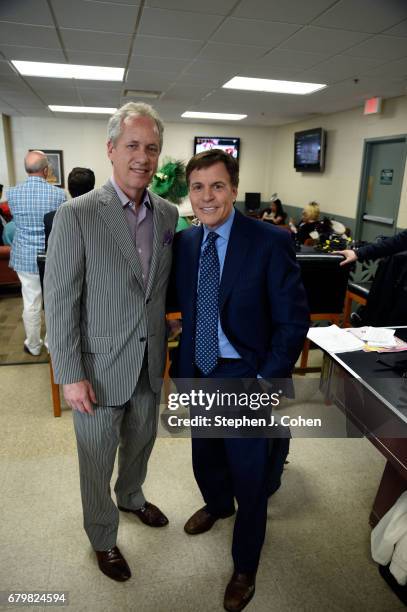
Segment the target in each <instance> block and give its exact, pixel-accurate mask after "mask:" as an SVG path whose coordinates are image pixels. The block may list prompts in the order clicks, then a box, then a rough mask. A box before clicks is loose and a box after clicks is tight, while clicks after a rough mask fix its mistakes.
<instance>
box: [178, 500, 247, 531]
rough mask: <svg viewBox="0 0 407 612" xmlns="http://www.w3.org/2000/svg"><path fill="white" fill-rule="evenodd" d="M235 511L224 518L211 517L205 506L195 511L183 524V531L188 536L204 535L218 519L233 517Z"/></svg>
mask: <svg viewBox="0 0 407 612" xmlns="http://www.w3.org/2000/svg"><path fill="white" fill-rule="evenodd" d="M234 513H235V511H233V512H230V513H229V514H226V515H225V516H213V515H212V514H210V513H209V512H208V511H207V509H206V506H204V507H203V508H201V509H200V510H197V511H196V512H195V514H193V515H192V516H191V517H190V518H189V519H188V520H187V522H186V523H185V525H184V531H185V532H186V533H188V534H189V535H198V534H200V533H205V531H209V529H212V527H213V526H214V524H215V523H216V521H217V520H218V519H219V518H227V517H228V516H233V514H234Z"/></svg>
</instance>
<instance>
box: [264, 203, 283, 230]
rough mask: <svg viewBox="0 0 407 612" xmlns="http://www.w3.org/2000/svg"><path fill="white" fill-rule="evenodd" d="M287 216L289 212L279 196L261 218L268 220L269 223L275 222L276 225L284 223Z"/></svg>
mask: <svg viewBox="0 0 407 612" xmlns="http://www.w3.org/2000/svg"><path fill="white" fill-rule="evenodd" d="M286 218H287V213H285V212H284V210H283V205H282V204H281V200H279V199H278V198H277V199H276V200H273V201H272V202H271V204H270V206H269V208H266V209H265V211H264V212H263V214H262V217H261V220H262V221H267V223H274V225H284V224H285V220H286Z"/></svg>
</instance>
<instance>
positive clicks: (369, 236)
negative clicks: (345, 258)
mask: <svg viewBox="0 0 407 612" xmlns="http://www.w3.org/2000/svg"><path fill="white" fill-rule="evenodd" d="M406 140H407V138H406V136H404V135H403V136H393V137H390V138H372V139H367V140H365V146H364V152H363V164H362V178H361V185H360V192H359V203H358V213H357V223H356V231H355V238H356V239H357V240H365V241H367V242H373V241H374V240H375V239H376V238H377V236H393V235H394V234H395V232H396V229H397V217H398V211H399V205H400V196H401V188H402V184H403V178H404V170H405V164H406V148H407V147H406Z"/></svg>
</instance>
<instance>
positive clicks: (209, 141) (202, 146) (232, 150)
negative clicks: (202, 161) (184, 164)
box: [194, 136, 240, 159]
mask: <svg viewBox="0 0 407 612" xmlns="http://www.w3.org/2000/svg"><path fill="white" fill-rule="evenodd" d="M209 149H222V151H226V153H229V155H232V157H235V158H236V159H239V150H240V138H228V137H225V138H224V137H223V136H195V147H194V155H196V154H197V153H201V152H202V151H208V150H209Z"/></svg>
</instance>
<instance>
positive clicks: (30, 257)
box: [7, 151, 67, 355]
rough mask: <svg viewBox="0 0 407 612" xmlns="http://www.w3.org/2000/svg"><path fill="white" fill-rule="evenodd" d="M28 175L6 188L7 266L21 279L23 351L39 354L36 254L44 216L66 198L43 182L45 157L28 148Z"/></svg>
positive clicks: (42, 241) (42, 237)
mask: <svg viewBox="0 0 407 612" xmlns="http://www.w3.org/2000/svg"><path fill="white" fill-rule="evenodd" d="M24 166H25V170H26V172H27V174H28V178H27V180H26V181H24V183H20V184H19V185H16V187H11V188H10V189H9V190H8V193H7V196H8V204H9V207H10V210H11V212H12V215H13V220H14V222H15V228H16V232H15V236H14V239H13V244H12V248H11V257H10V267H11V268H13V269H14V270H15V271H16V272H17V275H18V277H19V279H20V281H21V293H22V296H23V322H24V328H25V336H26V338H25V340H24V351H25V352H26V353H29V354H30V355H39V354H40V353H41V348H42V344H43V341H42V340H41V307H42V300H41V283H40V276H39V273H38V267H37V253H38V251H43V250H44V247H45V235H44V215H45V213H48V212H50V211H51V210H56V209H57V208H58V207H59V206H60V205H61V204H62V203H63V202H65V201H66V199H67V197H66V195H65V192H64V191H63V190H62V189H59V188H58V187H54V186H52V185H49V184H48V183H47V180H46V179H47V176H48V159H47V156H46V155H45V154H44V153H43V152H42V151H29V152H28V153H27V155H26V156H25V158H24Z"/></svg>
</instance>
